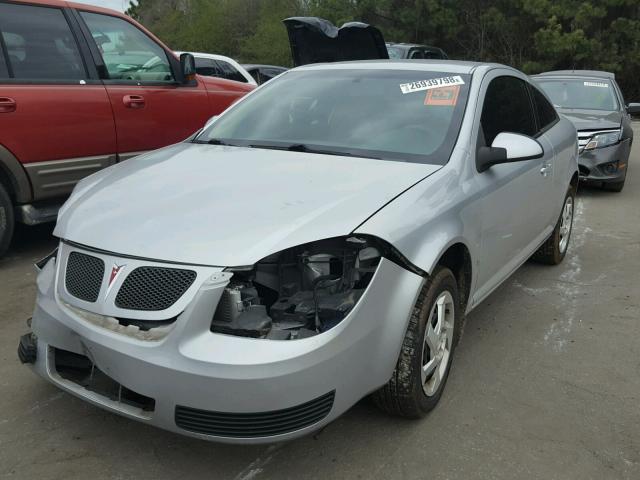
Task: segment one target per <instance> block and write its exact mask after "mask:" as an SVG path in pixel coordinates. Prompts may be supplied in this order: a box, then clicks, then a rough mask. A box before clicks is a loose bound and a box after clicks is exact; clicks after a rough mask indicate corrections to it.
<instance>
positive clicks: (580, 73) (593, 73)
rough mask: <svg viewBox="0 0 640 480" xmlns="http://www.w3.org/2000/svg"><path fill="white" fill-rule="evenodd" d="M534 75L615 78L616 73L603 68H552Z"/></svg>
mask: <svg viewBox="0 0 640 480" xmlns="http://www.w3.org/2000/svg"><path fill="white" fill-rule="evenodd" d="M532 76H533V77H592V78H607V79H610V80H615V78H616V76H615V74H613V73H611V72H605V71H603V70H552V71H550V72H542V73H539V74H537V75H532Z"/></svg>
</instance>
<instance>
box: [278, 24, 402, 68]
mask: <svg viewBox="0 0 640 480" xmlns="http://www.w3.org/2000/svg"><path fill="white" fill-rule="evenodd" d="M283 23H284V24H285V26H286V27H287V32H288V33H289V45H290V46H291V55H292V56H293V63H294V65H295V66H296V67H299V66H300V65H307V64H309V63H323V62H340V61H345V60H377V59H387V58H389V53H388V52H387V46H386V45H385V43H384V38H383V36H382V33H381V32H380V30H378V29H377V28H376V27H373V26H371V25H368V24H366V23H361V22H349V23H345V24H344V25H342V27H340V28H337V27H336V26H335V25H333V24H332V23H331V22H329V21H328V20H324V19H322V18H318V17H291V18H287V19H286V20H283Z"/></svg>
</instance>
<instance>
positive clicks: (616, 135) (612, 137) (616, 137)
mask: <svg viewBox="0 0 640 480" xmlns="http://www.w3.org/2000/svg"><path fill="white" fill-rule="evenodd" d="M621 138H622V130H615V131H612V132H605V133H598V134H597V135H594V136H593V137H591V138H590V139H589V142H588V143H587V144H586V145H585V147H584V149H585V150H595V149H596V148H603V147H609V146H611V145H615V144H616V143H618V142H619V141H620V139H621Z"/></svg>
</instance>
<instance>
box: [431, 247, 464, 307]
mask: <svg viewBox="0 0 640 480" xmlns="http://www.w3.org/2000/svg"><path fill="white" fill-rule="evenodd" d="M436 266H441V267H446V268H448V269H449V270H451V272H452V273H453V276H454V277H455V278H456V283H457V284H458V290H459V294H460V301H461V303H462V306H463V308H464V309H466V308H467V305H468V303H469V297H470V295H471V284H472V280H473V262H472V261H471V252H470V251H469V248H468V247H467V246H466V245H465V243H463V242H461V241H457V242H456V243H453V244H452V245H449V246H448V247H447V248H446V250H444V251H443V252H442V253H441V254H440V257H439V258H438V261H437V262H436Z"/></svg>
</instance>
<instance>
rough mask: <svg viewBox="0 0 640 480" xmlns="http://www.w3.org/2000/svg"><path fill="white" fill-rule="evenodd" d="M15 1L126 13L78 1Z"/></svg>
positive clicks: (119, 13) (15, 0)
mask: <svg viewBox="0 0 640 480" xmlns="http://www.w3.org/2000/svg"><path fill="white" fill-rule="evenodd" d="M12 1H13V2H15V3H26V4H30V5H43V6H49V7H58V8H65V7H69V8H75V9H79V10H85V11H88V12H97V13H108V14H109V15H115V16H118V17H124V16H125V15H124V14H123V13H122V12H118V11H117V10H113V9H111V8H103V7H97V6H95V5H89V4H87V3H76V2H67V1H64V0H12Z"/></svg>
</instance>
